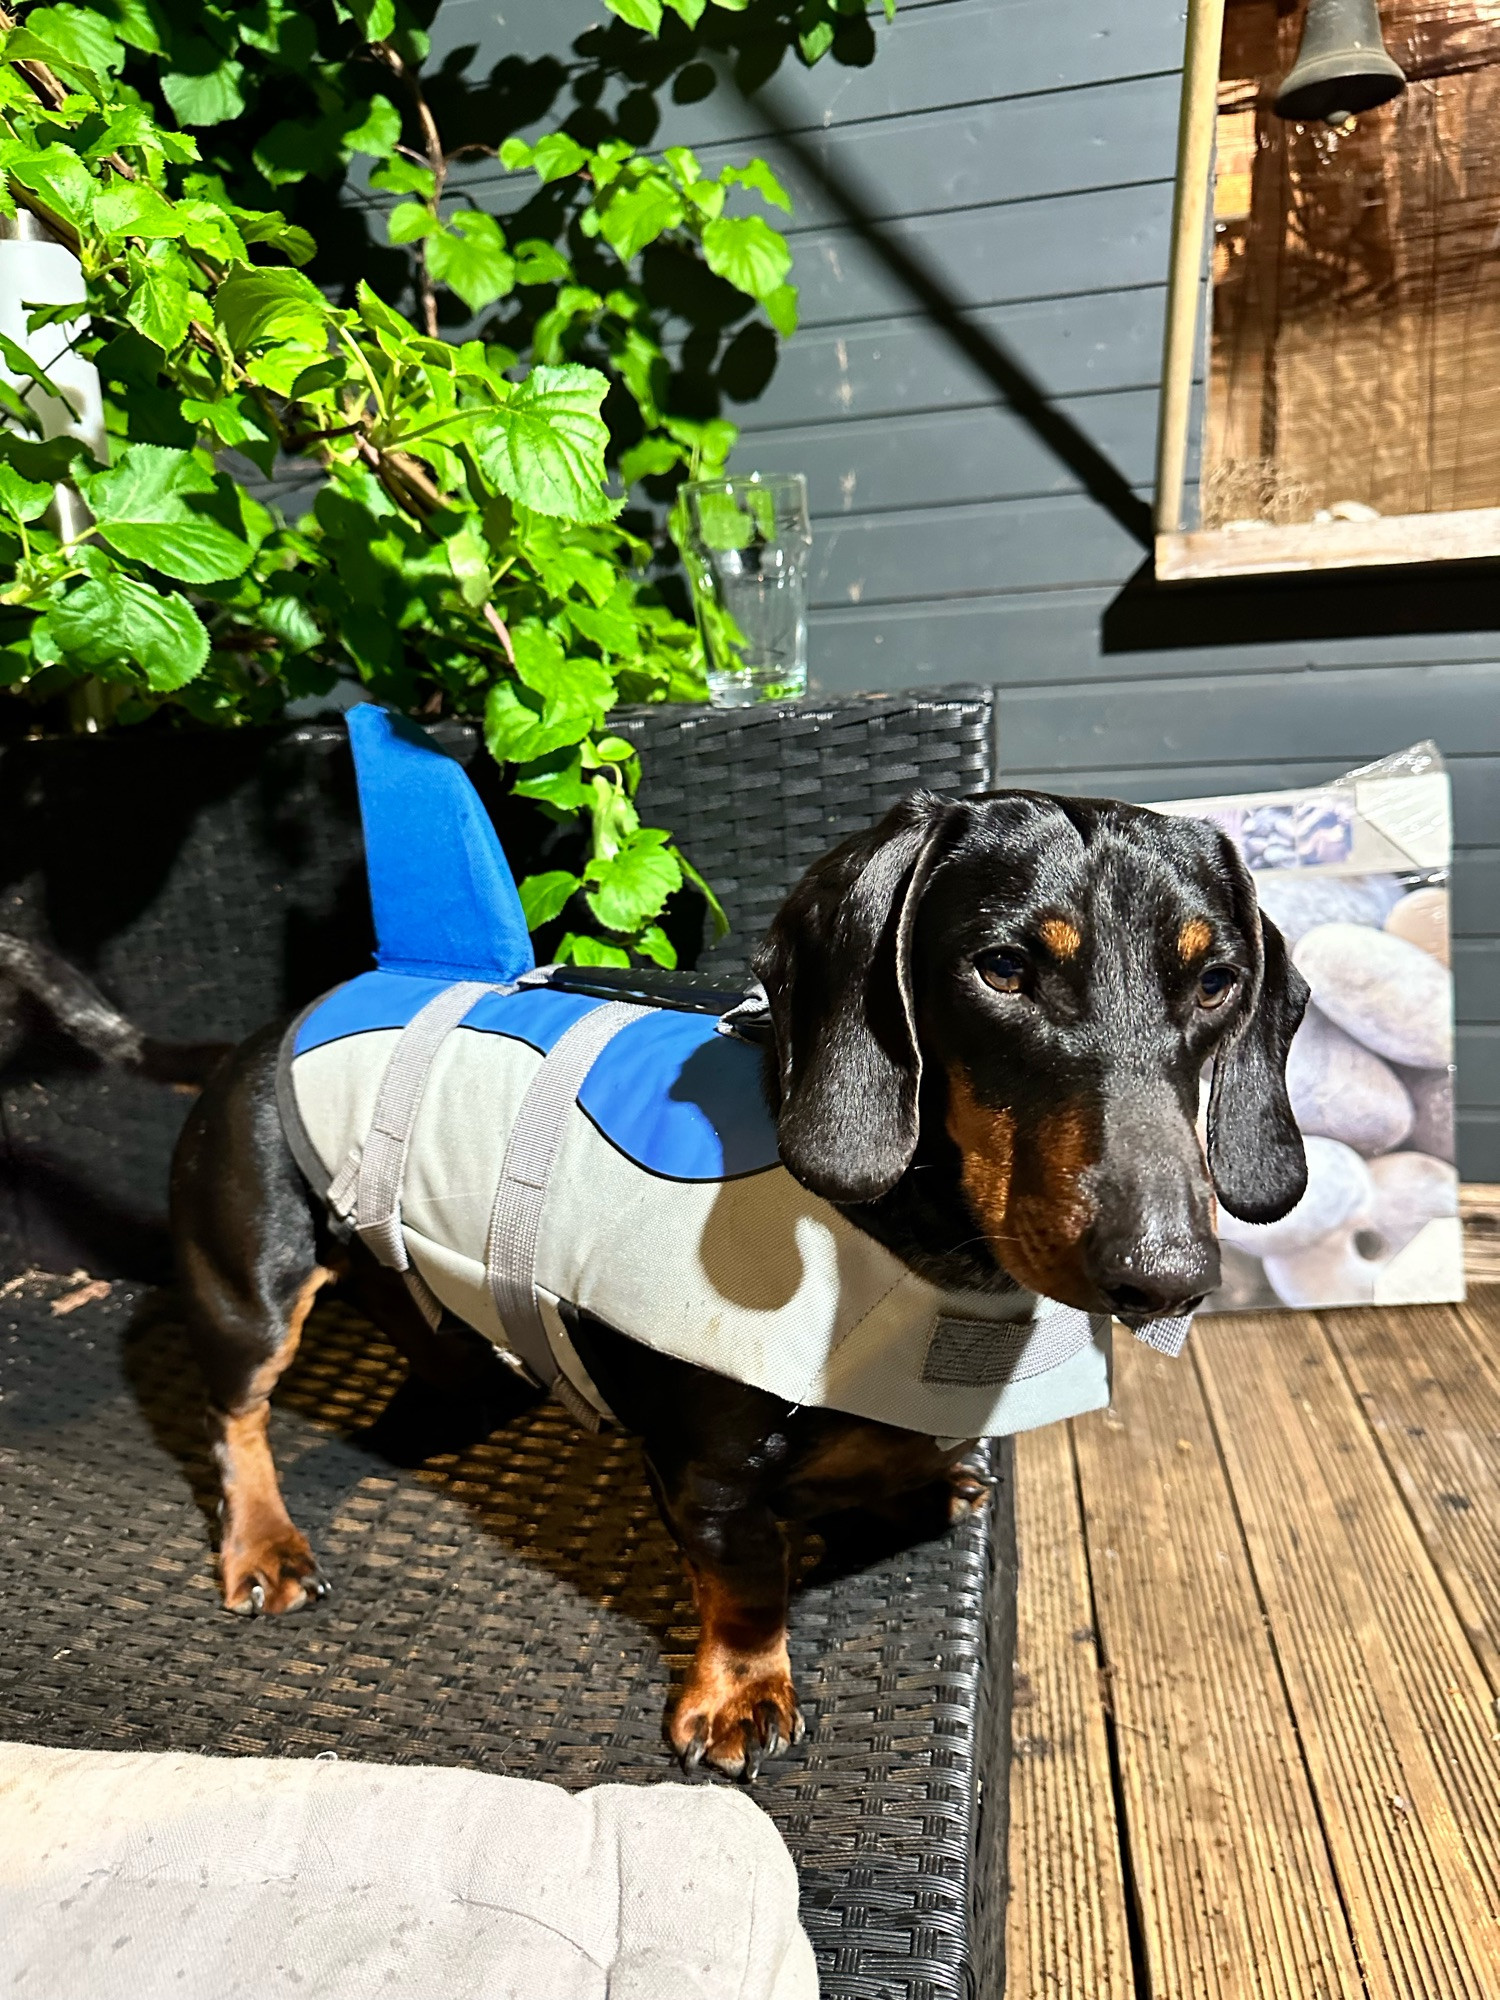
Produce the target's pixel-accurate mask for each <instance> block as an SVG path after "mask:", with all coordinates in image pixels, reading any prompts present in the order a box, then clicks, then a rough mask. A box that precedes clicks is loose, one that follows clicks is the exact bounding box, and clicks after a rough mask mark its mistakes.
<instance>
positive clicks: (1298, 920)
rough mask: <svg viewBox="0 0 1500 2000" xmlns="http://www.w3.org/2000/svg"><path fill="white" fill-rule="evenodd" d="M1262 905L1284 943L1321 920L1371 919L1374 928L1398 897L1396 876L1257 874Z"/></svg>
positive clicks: (1349, 921)
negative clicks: (1284, 940)
mask: <svg viewBox="0 0 1500 2000" xmlns="http://www.w3.org/2000/svg"><path fill="white" fill-rule="evenodd" d="M1255 893H1256V897H1257V899H1258V900H1259V903H1260V906H1261V908H1262V909H1263V910H1264V911H1265V913H1266V915H1267V916H1268V917H1269V918H1270V919H1271V921H1272V923H1274V924H1275V926H1276V928H1277V930H1279V931H1280V932H1281V935H1282V936H1283V937H1284V938H1285V939H1286V941H1287V943H1288V944H1295V943H1296V942H1297V940H1298V939H1299V938H1301V937H1305V936H1306V934H1307V933H1308V931H1310V930H1315V929H1316V928H1317V926H1318V925H1319V924H1370V925H1373V926H1374V927H1375V928H1376V929H1378V928H1379V927H1380V925H1381V924H1383V923H1384V922H1385V920H1386V918H1387V917H1388V916H1389V915H1390V913H1391V911H1392V910H1393V909H1394V908H1395V907H1396V905H1397V904H1398V903H1399V902H1400V901H1401V897H1402V894H1403V884H1402V883H1401V882H1400V881H1399V880H1398V879H1397V878H1396V876H1394V875H1320V874H1316V873H1313V872H1311V871H1309V872H1308V873H1306V874H1302V875H1298V874H1285V875H1257V876H1256V878H1255Z"/></svg>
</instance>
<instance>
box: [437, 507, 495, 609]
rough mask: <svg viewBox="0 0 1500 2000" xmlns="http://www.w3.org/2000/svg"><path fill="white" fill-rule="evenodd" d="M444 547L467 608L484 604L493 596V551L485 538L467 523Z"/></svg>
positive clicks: (459, 592)
mask: <svg viewBox="0 0 1500 2000" xmlns="http://www.w3.org/2000/svg"><path fill="white" fill-rule="evenodd" d="M444 546H445V547H446V549H447V551H448V566H449V568H450V569H451V570H452V571H453V575H454V579H455V581H456V582H457V584H458V594H459V596H460V597H461V598H462V599H463V601H464V603H465V604H470V605H474V606H476V607H477V606H478V605H481V604H483V603H484V601H485V599H486V598H487V597H488V596H489V594H490V551H489V545H488V544H487V543H486V541H485V539H484V536H483V535H481V534H480V532H479V530H478V529H477V528H476V527H475V526H474V525H473V523H472V522H469V521H465V522H464V524H463V526H462V527H461V528H460V529H459V530H458V532H457V533H456V534H452V535H450V536H449V537H448V539H447V542H446V543H445V544H444Z"/></svg>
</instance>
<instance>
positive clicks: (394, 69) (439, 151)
mask: <svg viewBox="0 0 1500 2000" xmlns="http://www.w3.org/2000/svg"><path fill="white" fill-rule="evenodd" d="M370 47H371V49H372V50H373V52H374V54H375V55H376V56H377V57H378V58H379V59H380V61H381V62H383V63H384V64H385V66H386V68H387V69H388V70H390V71H391V73H392V74H393V75H394V76H396V77H399V78H400V80H401V82H402V83H404V84H405V86H406V93H407V96H408V97H410V99H411V102H412V108H413V109H414V110H415V112H416V114H417V122H418V123H419V124H420V126H421V127H422V144H423V146H424V148H425V149H426V153H427V165H428V167H429V169H430V170H431V173H432V183H433V185H432V198H431V200H430V201H429V202H428V204H427V206H428V207H429V208H430V209H431V211H432V214H433V219H434V220H437V215H438V204H439V202H440V201H441V200H442V198H443V183H444V181H446V180H447V178H448V156H447V154H446V153H444V151H443V139H442V134H441V133H440V132H439V131H438V128H437V120H436V119H435V118H434V117H433V115H432V106H431V105H430V104H429V103H428V102H427V99H426V97H425V96H424V95H423V93H422V84H421V79H420V78H419V77H417V76H415V75H414V74H413V73H412V71H411V69H410V68H409V67H408V66H407V64H406V63H405V62H403V61H402V59H401V57H400V56H399V55H398V54H397V52H396V50H395V49H393V48H392V47H391V45H390V43H389V42H372V43H371V44H370ZM417 297H418V300H419V301H420V303H421V307H422V326H423V330H424V331H425V332H426V334H427V337H428V339H429V340H437V339H438V338H439V337H440V334H439V328H438V313H437V291H436V288H435V287H434V285H433V282H432V273H431V272H430V271H429V270H428V268H427V242H426V239H425V238H424V239H423V240H422V241H421V242H420V243H419V244H418V245H417Z"/></svg>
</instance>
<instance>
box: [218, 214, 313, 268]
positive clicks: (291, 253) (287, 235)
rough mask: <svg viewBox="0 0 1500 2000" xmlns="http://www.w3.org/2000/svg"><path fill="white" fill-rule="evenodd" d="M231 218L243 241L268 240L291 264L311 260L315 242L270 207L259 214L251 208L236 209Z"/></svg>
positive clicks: (296, 225)
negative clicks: (235, 222) (237, 226)
mask: <svg viewBox="0 0 1500 2000" xmlns="http://www.w3.org/2000/svg"><path fill="white" fill-rule="evenodd" d="M235 219H236V220H237V222H238V223H239V227H240V234H241V236H243V237H244V239H245V241H246V242H247V243H269V244H270V246H271V248H272V249H273V250H279V251H280V252H281V254H282V255H283V256H284V257H286V258H288V259H290V261H291V262H292V263H293V264H308V263H311V261H312V259H313V258H314V257H315V256H316V255H317V252H318V246H317V244H316V243H314V241H313V239H312V238H311V236H309V235H308V233H307V231H306V230H305V229H303V228H301V227H300V226H299V225H298V224H297V223H295V222H288V221H287V219H286V217H285V216H284V215H280V214H278V213H277V212H276V211H275V210H274V209H272V210H270V211H268V212H267V213H265V214H260V215H258V214H256V212H255V211H254V210H253V209H248V208H241V209H237V210H236V211H235Z"/></svg>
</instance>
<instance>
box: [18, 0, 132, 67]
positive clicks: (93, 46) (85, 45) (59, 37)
mask: <svg viewBox="0 0 1500 2000" xmlns="http://www.w3.org/2000/svg"><path fill="white" fill-rule="evenodd" d="M33 44H35V46H33ZM5 53H6V56H7V57H8V58H9V59H10V60H11V61H12V62H17V61H40V62H49V61H50V62H61V63H64V64H67V65H70V66H74V67H77V68H78V69H86V70H90V71H92V72H93V73H94V75H96V76H107V75H108V74H109V73H110V71H111V70H117V69H118V68H119V67H120V65H121V63H122V62H123V61H124V60H125V51H124V50H123V49H122V48H121V47H120V44H119V41H118V39H117V38H116V35H115V31H114V29H113V28H112V27H111V26H110V25H109V23H108V22H107V21H105V20H103V19H101V17H100V16H99V15H98V14H96V13H95V12H94V10H93V9H92V8H91V7H33V8H32V10H31V12H30V13H29V14H28V15H27V16H26V20H25V23H24V25H23V26H22V27H21V28H19V29H18V30H17V31H16V32H15V33H14V34H12V35H11V37H10V39H9V41H8V42H7V44H6V50H5Z"/></svg>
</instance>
